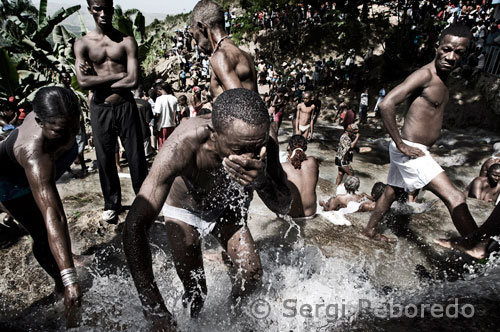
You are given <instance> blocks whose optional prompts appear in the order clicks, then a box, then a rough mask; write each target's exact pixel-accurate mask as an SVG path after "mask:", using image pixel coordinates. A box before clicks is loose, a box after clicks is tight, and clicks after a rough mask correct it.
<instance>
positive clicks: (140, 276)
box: [123, 145, 186, 321]
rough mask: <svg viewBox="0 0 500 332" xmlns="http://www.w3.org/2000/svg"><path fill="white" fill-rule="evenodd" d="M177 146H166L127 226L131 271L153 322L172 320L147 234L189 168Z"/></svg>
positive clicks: (126, 246) (125, 237)
mask: <svg viewBox="0 0 500 332" xmlns="http://www.w3.org/2000/svg"><path fill="white" fill-rule="evenodd" d="M175 146H176V145H173V146H171V147H170V148H168V149H162V151H161V152H160V154H159V155H158V157H157V158H156V160H155V162H154V163H153V166H152V168H151V172H150V173H149V175H148V177H147V178H146V180H145V181H144V183H143V185H142V187H141V190H140V191H139V194H138V195H137V197H136V199H135V200H134V203H133V204H132V207H131V208H130V212H129V214H128V215H127V219H126V220H125V227H124V229H123V248H124V251H125V256H126V257H127V262H128V266H129V269H130V273H131V274H132V278H133V280H134V283H135V286H136V288H137V292H138V293H139V298H140V300H141V303H142V306H143V309H144V314H145V315H146V317H147V318H149V319H151V320H153V321H156V320H165V319H167V320H172V319H171V314H170V312H169V311H168V309H167V307H166V306H165V302H164V301H163V298H162V296H161V294H160V291H159V289H158V286H157V284H156V282H155V280H154V275H153V266H152V259H151V250H150V247H149V241H148V236H147V233H148V229H149V227H150V226H151V224H152V223H153V221H154V219H155V218H156V217H157V216H158V213H159V212H160V209H161V207H162V205H163V203H164V202H165V199H166V198H167V195H168V193H169V191H170V187H171V185H172V182H173V180H174V179H175V176H176V175H177V174H180V171H178V170H180V169H182V168H183V167H185V162H184V161H183V160H184V159H185V158H179V157H174V155H177V156H186V154H185V153H181V152H178V151H177V150H178V149H176V148H175Z"/></svg>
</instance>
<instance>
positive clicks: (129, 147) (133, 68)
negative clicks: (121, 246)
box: [74, 0, 147, 222]
mask: <svg viewBox="0 0 500 332" xmlns="http://www.w3.org/2000/svg"><path fill="white" fill-rule="evenodd" d="M87 3H88V5H89V7H88V10H89V12H90V14H91V15H92V16H93V17H94V21H95V23H96V28H95V29H94V30H92V31H91V32H89V33H88V34H87V35H85V36H83V37H81V38H80V39H78V40H77V41H76V42H75V45H74V51H75V56H76V61H75V66H76V77H77V79H78V84H80V86H81V87H82V88H83V89H89V90H92V91H93V92H94V96H93V99H92V101H91V103H90V122H91V125H92V131H93V133H94V145H95V148H96V156H97V161H98V165H99V179H100V181H101V188H102V192H103V195H104V212H103V214H102V220H103V221H107V222H116V221H117V218H118V213H119V212H120V210H121V188H120V179H119V178H118V171H117V168H116V163H115V150H116V144H117V137H118V136H120V139H121V142H122V144H123V146H124V148H125V152H126V154H127V159H128V164H129V169H130V176H131V178H132V185H133V187H134V191H135V192H136V193H137V192H138V191H139V189H140V188H141V185H142V182H143V181H144V179H145V178H146V175H147V163H146V157H145V156H144V148H143V143H142V132H141V125H140V124H141V122H140V118H139V114H138V111H137V105H136V103H135V100H134V96H133V95H132V93H131V91H130V90H131V89H134V88H136V87H137V84H138V79H139V65H138V60H137V43H136V41H135V40H134V38H133V37H131V36H125V35H124V34H122V33H121V32H120V31H118V30H116V29H115V28H113V25H112V21H113V12H114V8H113V0H87ZM89 63H90V65H91V67H93V68H91V70H90V71H92V72H94V71H95V75H93V74H91V73H89V69H88V67H89V65H88V64H89ZM92 69H93V70H92Z"/></svg>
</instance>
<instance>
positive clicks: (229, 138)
mask: <svg viewBox="0 0 500 332" xmlns="http://www.w3.org/2000/svg"><path fill="white" fill-rule="evenodd" d="M268 133H269V125H268V124H266V125H252V124H249V123H246V122H244V121H243V120H240V119H234V120H233V122H232V123H231V125H230V126H229V128H226V130H224V131H223V132H219V133H216V136H215V137H216V146H217V153H218V154H219V157H220V158H225V157H228V156H229V155H239V156H245V157H248V158H252V159H257V158H258V157H259V154H260V151H261V149H262V147H263V146H265V145H266V144H267V140H268V138H269V136H268Z"/></svg>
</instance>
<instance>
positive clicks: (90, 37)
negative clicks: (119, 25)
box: [74, 0, 139, 104]
mask: <svg viewBox="0 0 500 332" xmlns="http://www.w3.org/2000/svg"><path fill="white" fill-rule="evenodd" d="M88 11H89V13H90V14H91V15H92V17H93V18H94V21H95V24H96V27H95V29H94V30H92V31H90V32H89V33H88V34H87V35H85V36H83V37H81V38H79V39H78V40H76V42H75V45H74V51H75V58H76V59H75V69H76V78H77V80H78V84H79V85H80V87H82V88H83V89H88V90H92V91H94V98H95V100H96V101H97V102H99V103H102V102H107V103H111V104H113V103H118V102H120V101H121V100H123V99H124V98H125V97H127V96H128V95H129V94H130V89H134V88H136V87H137V84H138V79H139V64H138V60H137V43H136V41H135V39H134V38H133V37H132V36H125V35H124V34H122V33H121V32H119V31H118V30H116V29H115V28H113V25H112V21H113V13H114V9H113V1H112V0H90V4H89V7H88Z"/></svg>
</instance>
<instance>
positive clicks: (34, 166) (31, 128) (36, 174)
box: [4, 112, 82, 314]
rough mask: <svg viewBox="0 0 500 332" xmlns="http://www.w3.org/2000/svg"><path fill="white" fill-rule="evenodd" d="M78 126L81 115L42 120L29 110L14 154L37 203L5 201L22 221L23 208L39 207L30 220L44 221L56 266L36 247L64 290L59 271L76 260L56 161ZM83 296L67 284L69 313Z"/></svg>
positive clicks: (57, 285) (40, 256)
mask: <svg viewBox="0 0 500 332" xmlns="http://www.w3.org/2000/svg"><path fill="white" fill-rule="evenodd" d="M78 129H79V115H76V116H73V117H67V116H61V117H53V118H49V119H48V120H45V121H42V120H41V119H39V118H38V117H37V116H36V114H35V113H34V112H31V113H29V114H28V115H27V116H26V119H25V120H24V123H23V125H22V126H21V127H19V129H18V130H19V134H18V137H17V139H16V142H15V144H14V156H15V158H16V161H17V162H18V163H19V164H20V165H21V166H22V167H23V168H24V170H25V174H26V177H27V179H28V182H29V186H30V189H31V193H32V197H34V201H35V202H36V206H31V205H30V204H31V202H32V200H31V199H29V200H26V202H24V201H23V200H24V197H25V196H23V197H20V198H18V199H14V200H12V201H8V202H4V205H5V207H6V208H7V210H9V212H10V213H11V214H12V215H13V216H14V217H15V218H16V219H18V220H19V221H20V222H24V220H22V218H23V217H21V216H24V214H25V212H24V211H26V210H27V209H28V210H29V209H38V210H39V211H40V213H41V216H42V217H43V220H29V222H30V223H31V224H33V223H38V222H40V223H42V222H45V228H46V230H47V234H48V245H49V246H50V251H51V253H52V255H53V257H54V259H55V262H56V263H57V266H51V265H50V264H49V263H48V260H47V259H48V258H47V257H46V256H43V255H42V254H41V253H38V252H37V250H39V249H42V248H35V247H34V249H33V251H34V254H35V256H36V257H37V259H38V261H39V262H40V264H41V265H42V266H43V267H44V268H45V269H46V270H47V272H49V273H50V274H51V276H52V277H53V278H55V279H56V290H58V291H61V292H62V290H63V285H62V283H61V281H60V277H59V271H62V270H64V269H67V268H70V267H74V263H73V258H72V255H71V242H70V237H69V233H68V226H67V220H66V215H65V213H64V209H63V205H62V202H61V198H60V197H59V193H58V192H57V188H56V184H55V169H56V167H55V161H56V160H57V159H58V158H59V157H60V156H61V155H63V154H64V153H65V152H66V151H68V150H69V149H71V148H72V147H73V145H74V144H75V136H76V134H77V133H78ZM30 197H31V196H30ZM23 202H24V203H23ZM31 214H32V217H31V218H33V216H36V215H38V214H37V213H35V211H32V212H31ZM18 216H20V217H19V218H18ZM33 236H36V234H34V235H33ZM58 280H59V281H58ZM81 297H82V293H81V290H80V288H79V286H78V284H77V283H75V284H72V285H70V286H67V287H65V288H64V304H65V307H66V314H69V312H70V311H71V310H72V309H73V308H74V307H75V306H79V305H80V304H81V303H80V302H81Z"/></svg>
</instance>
